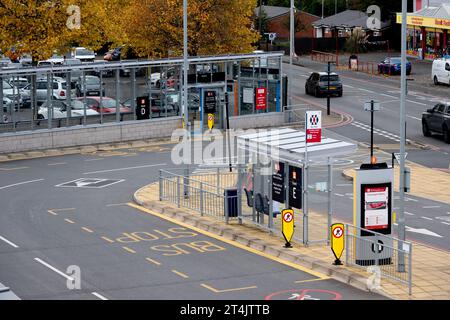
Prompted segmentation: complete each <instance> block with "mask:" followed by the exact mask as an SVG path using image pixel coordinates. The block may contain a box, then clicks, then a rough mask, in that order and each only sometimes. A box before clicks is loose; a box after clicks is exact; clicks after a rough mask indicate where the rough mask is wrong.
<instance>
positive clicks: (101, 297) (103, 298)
mask: <svg viewBox="0 0 450 320" xmlns="http://www.w3.org/2000/svg"><path fill="white" fill-rule="evenodd" d="M92 294H93V295H94V296H96V297H97V298H99V299H100V300H108V299H107V298H105V297H104V296H102V295H101V294H99V293H97V292H92Z"/></svg>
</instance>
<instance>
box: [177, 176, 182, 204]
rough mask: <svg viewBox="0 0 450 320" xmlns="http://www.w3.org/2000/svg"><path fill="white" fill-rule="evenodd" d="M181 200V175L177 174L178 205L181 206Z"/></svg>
mask: <svg viewBox="0 0 450 320" xmlns="http://www.w3.org/2000/svg"><path fill="white" fill-rule="evenodd" d="M180 201H181V196H180V176H177V207H178V208H179V207H180V206H181V205H180Z"/></svg>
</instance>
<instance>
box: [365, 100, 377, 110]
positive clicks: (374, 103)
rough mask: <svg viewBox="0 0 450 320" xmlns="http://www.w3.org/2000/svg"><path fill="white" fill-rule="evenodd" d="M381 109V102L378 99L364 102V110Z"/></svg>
mask: <svg viewBox="0 0 450 320" xmlns="http://www.w3.org/2000/svg"><path fill="white" fill-rule="evenodd" d="M372 104H373V109H372ZM380 109H381V107H380V103H379V102H377V101H367V102H364V110H365V111H380Z"/></svg>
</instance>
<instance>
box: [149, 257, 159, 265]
mask: <svg viewBox="0 0 450 320" xmlns="http://www.w3.org/2000/svg"><path fill="white" fill-rule="evenodd" d="M145 260H147V261H148V262H151V263H153V264H156V265H157V266H160V265H161V262H158V261H156V260H154V259H151V258H145Z"/></svg>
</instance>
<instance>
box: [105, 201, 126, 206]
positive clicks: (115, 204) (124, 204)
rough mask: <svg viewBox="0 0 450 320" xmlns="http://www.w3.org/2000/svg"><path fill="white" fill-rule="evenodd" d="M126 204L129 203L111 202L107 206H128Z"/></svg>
mask: <svg viewBox="0 0 450 320" xmlns="http://www.w3.org/2000/svg"><path fill="white" fill-rule="evenodd" d="M126 205H127V203H126V202H124V203H111V204H107V205H106V206H107V207H119V206H126Z"/></svg>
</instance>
